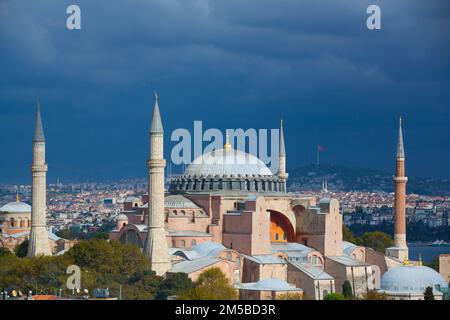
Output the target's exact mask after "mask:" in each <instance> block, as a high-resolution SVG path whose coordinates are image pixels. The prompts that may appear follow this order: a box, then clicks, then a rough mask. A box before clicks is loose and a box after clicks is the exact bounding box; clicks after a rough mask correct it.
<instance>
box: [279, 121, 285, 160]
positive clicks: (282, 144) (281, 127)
mask: <svg viewBox="0 0 450 320" xmlns="http://www.w3.org/2000/svg"><path fill="white" fill-rule="evenodd" d="M280 156H284V157H285V156H286V148H285V146H284V132H283V119H281V120H280Z"/></svg>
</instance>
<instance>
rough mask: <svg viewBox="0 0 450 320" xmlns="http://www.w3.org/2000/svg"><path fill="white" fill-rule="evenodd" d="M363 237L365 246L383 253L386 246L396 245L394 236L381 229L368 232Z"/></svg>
mask: <svg viewBox="0 0 450 320" xmlns="http://www.w3.org/2000/svg"><path fill="white" fill-rule="evenodd" d="M361 239H362V244H363V245H364V246H366V247H370V248H372V249H374V250H376V251H378V252H382V253H384V252H385V250H386V248H388V247H391V246H393V245H394V241H393V240H392V238H391V237H390V236H389V235H388V234H386V233H384V232H381V231H374V232H366V233H364V234H363V236H362V237H361Z"/></svg>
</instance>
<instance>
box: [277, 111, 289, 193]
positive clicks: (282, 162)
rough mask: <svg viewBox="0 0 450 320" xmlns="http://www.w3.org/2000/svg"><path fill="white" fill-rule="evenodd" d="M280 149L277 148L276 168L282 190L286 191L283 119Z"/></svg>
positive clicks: (286, 176)
mask: <svg viewBox="0 0 450 320" xmlns="http://www.w3.org/2000/svg"><path fill="white" fill-rule="evenodd" d="M279 148H280V150H279V155H278V157H279V160H278V163H279V168H278V177H279V178H280V179H281V180H282V190H281V191H283V192H286V180H287V178H288V174H287V173H286V149H285V147H284V133H283V120H281V123H280V147H279Z"/></svg>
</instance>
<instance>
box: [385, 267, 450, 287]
mask: <svg viewBox="0 0 450 320" xmlns="http://www.w3.org/2000/svg"><path fill="white" fill-rule="evenodd" d="M437 286H440V287H441V288H446V287H447V283H446V282H445V281H444V278H442V276H441V275H440V274H439V273H438V272H436V271H435V270H433V269H431V268H429V267H425V266H411V265H403V266H399V267H395V268H392V269H390V270H389V271H387V272H386V273H385V274H384V275H383V276H382V277H381V289H382V290H385V291H389V292H411V293H412V292H420V293H423V292H424V291H425V289H426V288H427V287H432V288H433V289H436V288H437Z"/></svg>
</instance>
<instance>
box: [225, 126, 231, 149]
mask: <svg viewBox="0 0 450 320" xmlns="http://www.w3.org/2000/svg"><path fill="white" fill-rule="evenodd" d="M223 148H224V149H230V148H231V144H230V137H229V135H228V130H227V129H225V144H224V145H223Z"/></svg>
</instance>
